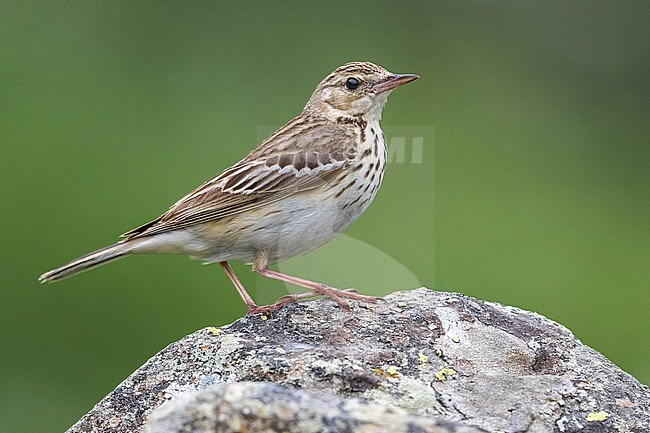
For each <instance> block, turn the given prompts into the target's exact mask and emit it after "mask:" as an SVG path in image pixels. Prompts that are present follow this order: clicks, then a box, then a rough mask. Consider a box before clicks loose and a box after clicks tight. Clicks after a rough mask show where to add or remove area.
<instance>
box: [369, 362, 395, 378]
mask: <svg viewBox="0 0 650 433" xmlns="http://www.w3.org/2000/svg"><path fill="white" fill-rule="evenodd" d="M370 371H372V372H374V373H377V374H378V375H379V376H380V377H381V378H382V380H383V379H388V378H391V379H397V378H398V377H399V373H398V372H397V367H395V366H394V365H389V366H388V367H386V369H385V370H384V369H383V368H371V369H370Z"/></svg>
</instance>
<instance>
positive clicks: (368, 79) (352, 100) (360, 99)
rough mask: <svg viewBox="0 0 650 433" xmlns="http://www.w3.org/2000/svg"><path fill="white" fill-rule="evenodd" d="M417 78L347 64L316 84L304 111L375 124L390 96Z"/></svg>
mask: <svg viewBox="0 0 650 433" xmlns="http://www.w3.org/2000/svg"><path fill="white" fill-rule="evenodd" d="M418 78H420V77H419V76H417V75H414V74H401V75H400V74H393V73H392V72H389V71H387V70H386V69H384V68H382V67H381V66H378V65H375V64H374V63H370V62H351V63H346V64H345V65H343V66H341V67H339V68H337V69H336V70H335V71H334V72H332V73H331V74H329V75H328V76H327V77H325V79H323V81H321V82H320V84H318V87H316V90H315V91H314V93H313V94H312V95H311V98H309V102H307V106H306V107H305V110H306V111H312V112H314V111H315V112H317V113H318V114H321V115H324V116H326V117H328V118H330V119H332V120H335V119H337V118H340V117H361V118H363V119H365V120H367V121H373V120H377V121H378V120H379V119H380V118H381V111H382V109H383V108H384V105H385V104H386V99H387V98H388V95H389V94H390V92H391V91H392V90H393V89H395V88H396V87H398V86H401V85H402V84H406V83H410V82H411V81H413V80H416V79H418Z"/></svg>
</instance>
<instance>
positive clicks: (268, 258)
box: [39, 62, 419, 314]
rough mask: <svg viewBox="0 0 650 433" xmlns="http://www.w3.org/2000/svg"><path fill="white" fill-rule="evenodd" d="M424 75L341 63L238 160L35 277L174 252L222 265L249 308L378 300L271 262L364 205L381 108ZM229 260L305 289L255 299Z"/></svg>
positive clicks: (378, 153)
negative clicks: (112, 238) (148, 217)
mask: <svg viewBox="0 0 650 433" xmlns="http://www.w3.org/2000/svg"><path fill="white" fill-rule="evenodd" d="M418 78H419V76H418V75H415V74H394V73H392V72H389V71H388V70H386V69H385V68H383V67H381V66H379V65H376V64H374V63H371V62H349V63H346V64H344V65H343V66H340V67H338V68H336V69H335V70H334V71H333V72H332V73H330V74H329V75H327V76H326V77H325V78H324V79H323V80H322V81H321V82H320V83H319V84H318V86H317V87H316V89H315V90H314V92H313V94H312V95H311V97H310V98H309V100H308V102H307V104H306V105H305V107H304V109H303V111H302V113H300V114H299V115H298V116H297V117H295V118H293V119H292V120H290V121H289V122H288V123H287V124H285V125H284V126H282V127H281V128H279V129H278V130H277V131H275V132H274V133H272V134H271V135H270V136H269V137H268V138H266V139H265V140H263V141H262V142H261V143H260V144H259V145H258V146H257V147H255V148H254V149H253V150H252V151H251V152H250V153H249V154H248V155H247V156H246V157H244V158H243V159H242V160H240V161H239V162H237V163H235V164H234V165H232V166H231V167H229V168H227V169H225V170H224V171H223V172H222V173H220V174H218V175H217V176H215V177H213V178H212V179H210V180H208V181H207V182H205V183H203V184H202V185H200V186H199V187H198V188H196V189H194V190H193V191H191V192H190V193H189V194H187V195H186V196H184V197H183V198H181V199H180V200H178V201H177V202H176V203H175V204H174V205H172V206H171V207H170V208H169V209H168V210H167V211H166V212H165V213H163V214H162V215H161V216H159V217H158V218H156V219H154V220H152V221H150V222H148V223H146V224H144V225H141V226H139V227H137V228H135V229H133V230H130V231H128V232H126V233H124V234H123V235H122V236H121V237H122V239H121V240H120V241H119V242H117V243H115V244H113V245H109V246H106V247H104V248H100V249H98V250H96V251H93V252H91V253H89V254H86V255H84V256H82V257H79V258H78V259H76V260H73V261H71V262H69V263H67V264H65V265H63V266H61V267H59V268H56V269H53V270H51V271H49V272H46V273H44V274H43V275H41V276H40V278H39V281H40V282H42V283H45V282H52V281H56V280H60V279H62V278H65V277H68V276H72V275H74V274H77V273H79V272H82V271H85V270H88V269H91V268H94V267H96V266H99V265H101V264H104V263H107V262H110V261H112V260H115V259H118V258H121V257H124V256H128V255H130V254H139V253H173V254H186V255H189V256H190V257H191V258H193V259H198V260H202V261H203V262H204V263H206V264H207V263H219V265H220V266H221V267H222V268H223V270H224V271H225V273H226V274H227V276H228V278H229V279H230V280H231V282H232V283H233V285H234V286H235V288H236V289H237V292H238V293H239V295H240V296H241V298H242V300H243V301H244V303H245V304H246V309H247V314H257V313H260V314H264V313H270V312H273V311H275V310H277V309H279V308H282V307H284V306H285V305H287V304H289V303H291V302H294V301H297V300H300V299H305V298H310V297H315V296H325V297H329V298H331V299H332V300H333V301H334V302H336V303H337V304H338V305H340V306H341V307H342V308H345V309H349V304H348V301H347V300H357V301H361V302H370V303H372V302H376V298H375V297H373V296H367V295H362V294H359V293H357V292H356V291H354V290H352V289H345V290H343V289H337V288H335V287H331V286H328V285H326V284H323V283H319V282H314V281H310V280H307V279H304V278H300V277H297V276H293V275H287V274H284V273H281V272H278V271H275V270H272V269H270V268H269V264H273V263H277V262H281V261H283V260H287V259H289V258H291V257H294V256H297V255H300V254H305V253H308V252H310V251H312V250H314V249H316V248H318V247H319V246H321V245H323V244H325V243H326V242H328V241H329V240H331V239H332V238H334V237H335V236H336V235H338V234H339V233H341V232H342V231H343V230H344V229H345V228H346V227H348V226H349V225H350V224H351V223H352V222H354V221H355V220H356V219H357V218H358V217H359V216H360V215H361V214H362V213H363V212H364V211H365V210H366V209H367V208H368V206H369V205H370V203H371V202H372V201H373V199H374V198H375V196H376V194H377V191H378V189H379V187H380V185H381V182H382V179H383V176H384V171H385V169H386V162H387V161H386V139H385V136H384V133H383V132H382V130H381V128H380V126H379V121H380V119H381V115H382V110H383V108H384V105H385V104H386V101H387V98H388V95H389V94H390V93H391V92H392V91H393V90H394V89H395V88H397V87H399V86H402V85H404V84H406V83H410V82H412V81H414V80H416V79H418ZM231 261H243V262H244V263H246V264H249V265H251V266H252V269H253V271H255V272H257V273H258V274H259V275H261V276H264V277H268V278H272V279H275V280H280V281H284V282H286V283H291V284H294V285H297V286H301V287H304V288H306V289H308V291H307V292H305V293H297V294H292V295H288V296H284V297H282V298H280V299H278V301H277V302H275V303H274V304H270V305H264V306H258V305H257V304H256V303H255V301H254V300H253V298H252V297H251V296H250V294H249V293H248V292H247V290H246V288H245V287H244V285H243V284H242V283H241V281H240V280H239V278H238V277H237V275H236V274H235V272H234V271H233V269H232V267H231V266H230V263H229V262H231Z"/></svg>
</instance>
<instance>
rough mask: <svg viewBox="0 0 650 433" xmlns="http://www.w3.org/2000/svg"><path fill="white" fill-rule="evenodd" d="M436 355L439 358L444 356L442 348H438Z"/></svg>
mask: <svg viewBox="0 0 650 433" xmlns="http://www.w3.org/2000/svg"><path fill="white" fill-rule="evenodd" d="M436 355H437V356H438V358H442V355H443V353H442V349H436Z"/></svg>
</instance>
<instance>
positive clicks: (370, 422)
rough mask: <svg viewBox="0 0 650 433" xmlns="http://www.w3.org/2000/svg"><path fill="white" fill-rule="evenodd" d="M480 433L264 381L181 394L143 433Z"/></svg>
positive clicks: (160, 410) (156, 413) (155, 414)
mask: <svg viewBox="0 0 650 433" xmlns="http://www.w3.org/2000/svg"><path fill="white" fill-rule="evenodd" d="M385 431H390V432H392V433H415V432H417V433H481V432H485V430H481V429H477V428H474V427H470V426H466V425H463V424H461V423H455V422H448V421H442V420H435V419H433V418H428V417H423V416H415V415H412V414H410V413H408V412H407V411H405V410H403V409H398V408H395V407H392V408H391V407H386V406H384V405H381V404H376V403H371V402H368V401H367V400H362V399H358V398H341V397H337V396H334V395H315V394H312V393H309V392H306V391H303V390H299V389H295V388H288V387H284V386H280V385H276V384H271V383H268V382H239V383H231V384H221V385H216V386H213V387H211V388H208V389H205V390H202V391H194V392H190V393H186V394H183V395H181V396H179V397H178V398H176V399H174V400H171V401H169V402H167V403H165V404H163V405H162V406H161V407H160V408H158V409H156V410H155V411H154V412H153V413H152V415H151V417H150V418H149V420H148V421H147V425H146V427H145V429H144V433H177V432H183V433H238V432H256V433H275V432H292V433H317V432H319V433H339V432H355V433H378V432H385Z"/></svg>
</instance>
